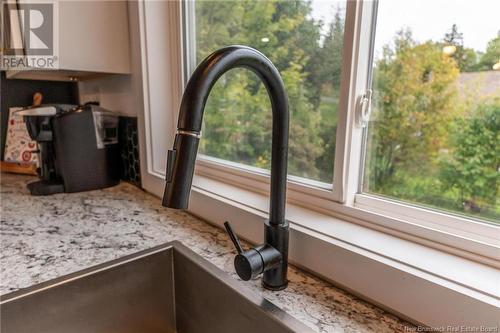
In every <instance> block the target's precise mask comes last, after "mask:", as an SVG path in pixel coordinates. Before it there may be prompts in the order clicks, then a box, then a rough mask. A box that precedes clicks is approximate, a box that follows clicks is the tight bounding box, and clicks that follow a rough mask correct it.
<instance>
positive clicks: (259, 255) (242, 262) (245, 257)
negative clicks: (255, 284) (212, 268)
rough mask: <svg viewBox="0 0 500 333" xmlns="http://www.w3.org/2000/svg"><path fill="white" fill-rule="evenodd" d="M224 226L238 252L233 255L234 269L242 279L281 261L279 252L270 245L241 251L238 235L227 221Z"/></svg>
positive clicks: (257, 273)
mask: <svg viewBox="0 0 500 333" xmlns="http://www.w3.org/2000/svg"><path fill="white" fill-rule="evenodd" d="M224 227H225V228H226V231H227V233H228V235H229V238H231V241H232V242H233V244H234V247H236V251H238V254H237V255H236V257H234V269H235V270H236V273H237V274H238V276H239V277H240V278H241V279H242V280H243V281H248V280H250V279H253V278H255V277H256V276H258V275H259V274H261V273H263V272H264V271H266V270H269V269H272V268H275V267H276V266H277V265H279V263H280V261H281V258H282V256H281V253H279V252H278V250H276V249H275V248H274V247H272V246H270V245H260V246H257V247H254V248H251V249H249V250H248V251H243V248H242V247H241V243H240V240H239V239H238V236H236V234H235V233H234V231H233V229H232V228H231V225H230V224H229V222H227V221H226V222H224Z"/></svg>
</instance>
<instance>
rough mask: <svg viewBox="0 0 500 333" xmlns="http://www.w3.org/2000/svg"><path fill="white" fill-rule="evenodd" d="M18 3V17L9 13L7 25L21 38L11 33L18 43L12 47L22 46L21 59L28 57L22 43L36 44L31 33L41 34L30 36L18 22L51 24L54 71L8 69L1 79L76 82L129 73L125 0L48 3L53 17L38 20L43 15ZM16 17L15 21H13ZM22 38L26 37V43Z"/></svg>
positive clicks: (48, 16)
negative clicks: (54, 57)
mask: <svg viewBox="0 0 500 333" xmlns="http://www.w3.org/2000/svg"><path fill="white" fill-rule="evenodd" d="M23 2H24V1H22V0H21V1H19V0H18V4H17V8H18V10H17V13H18V15H17V16H16V15H12V14H11V15H10V20H11V22H10V27H11V30H12V31H14V32H15V31H21V32H24V34H23V33H21V34H17V36H16V34H14V36H13V37H12V38H18V39H19V42H18V44H19V43H22V45H23V50H22V52H23V53H24V54H25V55H28V56H29V55H33V54H30V52H31V49H30V48H29V47H27V46H26V43H27V42H29V43H30V45H33V42H34V41H38V42H39V43H40V41H39V40H38V36H37V34H38V35H41V34H43V33H44V32H43V31H42V30H41V29H39V31H36V29H35V30H33V32H32V31H30V30H29V29H26V27H25V26H23V24H24V25H26V24H30V25H31V27H34V28H37V27H38V26H39V25H40V24H41V22H42V21H43V20H53V21H52V24H53V27H54V30H55V32H57V33H58V35H57V36H56V35H55V34H54V40H55V41H57V40H58V42H55V43H57V46H56V50H57V51H56V52H55V55H56V56H57V60H58V69H55V70H45V69H44V70H40V69H33V70H15V69H13V68H11V69H10V70H8V71H7V78H19V79H35V80H36V79H40V80H58V81H80V80H85V79H91V78H96V77H100V76H104V75H109V74H129V73H130V42H129V25H128V10H127V2H126V1H83V0H81V1H54V6H53V7H54V8H53V9H50V10H51V11H52V13H53V17H50V13H49V15H46V16H47V17H42V20H40V17H39V16H41V15H42V16H43V15H44V13H37V9H36V8H34V10H33V8H31V7H29V4H28V6H27V7H26V6H25V5H24V4H23ZM30 3H31V2H30ZM42 9H43V8H42ZM16 17H17V19H18V22H15V19H16ZM27 20H28V23H26V21H27ZM23 22H24V23H23ZM12 27H14V28H12ZM28 34H29V36H30V37H29V38H30V39H28V40H27V39H26V36H27V35H28ZM42 42H43V41H42ZM14 43H15V41H14Z"/></svg>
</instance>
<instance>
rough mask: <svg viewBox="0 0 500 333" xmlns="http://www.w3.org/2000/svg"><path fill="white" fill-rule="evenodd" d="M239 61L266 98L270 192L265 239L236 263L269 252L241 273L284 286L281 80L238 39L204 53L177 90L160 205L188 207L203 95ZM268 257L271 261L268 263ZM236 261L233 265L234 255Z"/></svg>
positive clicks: (285, 120) (284, 102)
mask: <svg viewBox="0 0 500 333" xmlns="http://www.w3.org/2000/svg"><path fill="white" fill-rule="evenodd" d="M238 67H242V68H247V69H249V70H251V71H253V72H254V73H256V74H257V76H258V77H259V78H260V79H261V81H262V82H263V83H264V86H265V87H266V90H267V92H268V94H269V98H270V100H271V107H272V119H273V124H272V148H271V191H270V192H271V193H270V197H271V198H270V205H269V221H267V222H266V224H265V239H266V244H265V246H263V247H257V248H255V249H252V250H251V251H253V252H252V257H251V259H249V258H250V254H248V253H249V252H251V251H247V252H248V253H247V252H245V253H240V254H239V255H238V256H237V258H238V265H239V266H237V268H238V267H247V268H249V269H253V268H254V267H253V266H252V263H254V262H256V261H255V260H254V259H255V258H261V257H262V258H264V257H266V256H267V257H268V258H272V259H269V260H264V259H263V260H264V261H265V262H262V263H260V264H259V265H257V266H258V267H261V268H262V270H261V271H259V269H257V268H255V269H254V270H253V271H252V274H250V275H248V274H245V276H254V275H256V274H260V273H264V280H263V284H264V286H265V287H266V288H269V289H274V290H277V289H283V288H285V287H286V270H287V261H288V260H287V258H288V222H287V221H286V220H285V202H286V179H287V159H288V128H289V118H290V116H289V110H288V97H287V94H286V91H285V86H284V84H283V80H282V79H281V76H280V74H279V72H278V70H277V69H276V67H275V66H274V65H273V63H272V62H271V61H270V60H269V59H268V58H267V57H266V56H264V55H263V54H262V53H261V52H259V51H257V50H255V49H253V48H250V47H247V46H240V45H233V46H228V47H224V48H222V49H220V50H217V51H215V52H214V53H212V54H211V55H209V56H208V57H207V58H206V59H205V60H203V61H202V62H201V63H200V65H198V67H197V68H196V70H195V71H194V73H193V75H192V76H191V78H190V79H189V82H188V84H187V86H186V89H185V91H184V95H183V96H182V102H181V106H180V111H179V121H178V125H177V133H176V135H175V141H174V147H173V149H172V150H169V152H168V158H167V176H166V186H165V192H164V195H163V206H165V207H170V208H177V209H186V208H187V207H188V203H189V194H190V190H191V185H192V180H193V174H194V167H195V162H196V154H197V151H198V143H199V140H200V137H201V128H202V121H203V113H204V109H205V104H206V101H207V98H208V95H209V94H210V91H211V89H212V87H213V86H214V84H215V83H216V81H217V80H218V79H219V78H220V77H221V76H222V75H223V74H224V73H226V72H227V71H229V70H231V69H233V68H238ZM239 252H240V251H239ZM246 254H248V256H246ZM269 254H271V255H269ZM247 261H248V262H247ZM267 261H269V262H267ZM271 262H272V263H273V264H270V263H271ZM276 263H279V264H276ZM235 265H237V264H236V260H235ZM254 266H255V265H254ZM257 266H255V267H257ZM237 271H238V269H237ZM242 271H243V270H242ZM253 273H255V274H253ZM240 276H241V275H240Z"/></svg>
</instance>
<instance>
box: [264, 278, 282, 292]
mask: <svg viewBox="0 0 500 333" xmlns="http://www.w3.org/2000/svg"><path fill="white" fill-rule="evenodd" d="M262 287H264V288H265V289H267V290H272V291H280V290H284V289H286V287H288V281H286V282H285V284H284V285H281V286H270V285H268V284H266V283H265V282H264V280H262Z"/></svg>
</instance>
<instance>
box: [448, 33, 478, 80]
mask: <svg viewBox="0 0 500 333" xmlns="http://www.w3.org/2000/svg"><path fill="white" fill-rule="evenodd" d="M443 41H444V45H452V46H455V52H454V53H453V54H452V55H451V57H452V58H453V59H454V60H455V62H456V63H457V66H458V69H459V70H460V71H461V72H472V71H474V70H475V67H476V62H477V55H476V51H474V50H473V49H470V48H465V47H464V40H463V34H462V33H461V32H459V31H458V27H457V25H456V24H453V25H452V26H451V29H450V32H448V33H446V34H445V36H444V39H443Z"/></svg>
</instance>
